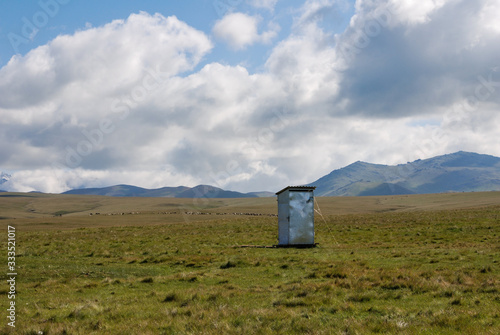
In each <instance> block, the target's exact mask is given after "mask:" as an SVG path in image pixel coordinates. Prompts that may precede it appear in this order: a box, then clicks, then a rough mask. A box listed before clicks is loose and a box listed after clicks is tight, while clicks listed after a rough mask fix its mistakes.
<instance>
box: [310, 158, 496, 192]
mask: <svg viewBox="0 0 500 335" xmlns="http://www.w3.org/2000/svg"><path fill="white" fill-rule="evenodd" d="M309 185H314V186H316V190H315V192H314V193H315V195H317V196H368V195H399V194H425V193H448V192H479V191H499V190H500V158H498V157H494V156H489V155H481V154H476V153H471V152H464V151H460V152H456V153H453V154H449V155H443V156H437V157H433V158H429V159H424V160H420V159H419V160H416V161H414V162H408V163H406V164H399V165H392V166H390V165H381V164H370V163H365V162H356V163H353V164H351V165H348V166H346V167H344V168H341V169H338V170H334V171H332V172H331V173H329V174H328V175H326V176H324V177H321V178H320V179H318V180H316V181H315V182H313V183H310V184H309Z"/></svg>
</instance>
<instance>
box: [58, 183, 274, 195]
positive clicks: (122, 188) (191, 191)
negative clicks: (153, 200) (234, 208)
mask: <svg viewBox="0 0 500 335" xmlns="http://www.w3.org/2000/svg"><path fill="white" fill-rule="evenodd" d="M63 194H89V195H106V196H113V197H172V198H256V197H266V196H272V195H274V194H273V193H271V192H251V193H240V192H234V191H226V190H223V189H221V188H218V187H214V186H210V185H198V186H195V187H186V186H178V187H162V188H157V189H147V188H142V187H137V186H131V185H115V186H109V187H103V188H84V189H76V190H70V191H67V192H64V193H63Z"/></svg>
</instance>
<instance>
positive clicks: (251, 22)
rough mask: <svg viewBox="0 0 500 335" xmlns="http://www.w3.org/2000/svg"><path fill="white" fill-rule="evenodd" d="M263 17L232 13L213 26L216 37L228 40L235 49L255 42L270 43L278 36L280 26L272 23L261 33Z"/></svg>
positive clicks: (243, 47)
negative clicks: (259, 29) (260, 23)
mask: <svg viewBox="0 0 500 335" xmlns="http://www.w3.org/2000/svg"><path fill="white" fill-rule="evenodd" d="M260 21H261V19H260V18H259V17H257V16H250V15H247V14H243V13H230V14H227V15H226V16H224V17H223V18H222V19H221V20H219V21H217V22H216V23H215V25H214V27H213V30H212V31H213V34H214V35H215V37H216V38H218V39H220V40H222V41H224V42H226V43H227V44H229V46H230V47H231V48H233V49H235V50H242V49H245V48H246V47H248V46H250V45H252V44H255V43H264V44H267V43H270V42H271V40H272V39H273V38H275V37H276V35H277V33H278V31H279V27H278V26H277V25H276V24H270V25H269V27H268V28H269V30H267V31H265V32H262V33H260V34H259V32H258V25H259V22H260Z"/></svg>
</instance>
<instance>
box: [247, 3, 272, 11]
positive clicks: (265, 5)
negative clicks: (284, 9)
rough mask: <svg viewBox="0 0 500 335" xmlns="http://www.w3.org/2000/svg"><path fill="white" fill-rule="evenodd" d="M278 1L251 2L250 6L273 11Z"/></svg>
mask: <svg viewBox="0 0 500 335" xmlns="http://www.w3.org/2000/svg"><path fill="white" fill-rule="evenodd" d="M277 2H278V0H250V4H251V5H252V6H254V7H256V8H265V9H267V10H270V11H273V10H274V7H275V6H276V3H277Z"/></svg>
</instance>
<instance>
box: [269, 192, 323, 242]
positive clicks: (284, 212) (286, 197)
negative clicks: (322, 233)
mask: <svg viewBox="0 0 500 335" xmlns="http://www.w3.org/2000/svg"><path fill="white" fill-rule="evenodd" d="M315 188H316V187H314V186H288V187H286V188H284V189H282V190H281V191H279V192H278V193H276V195H277V196H278V240H279V243H278V246H303V247H305V246H314V189H315Z"/></svg>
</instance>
